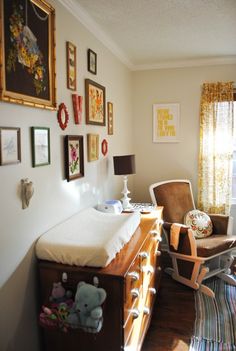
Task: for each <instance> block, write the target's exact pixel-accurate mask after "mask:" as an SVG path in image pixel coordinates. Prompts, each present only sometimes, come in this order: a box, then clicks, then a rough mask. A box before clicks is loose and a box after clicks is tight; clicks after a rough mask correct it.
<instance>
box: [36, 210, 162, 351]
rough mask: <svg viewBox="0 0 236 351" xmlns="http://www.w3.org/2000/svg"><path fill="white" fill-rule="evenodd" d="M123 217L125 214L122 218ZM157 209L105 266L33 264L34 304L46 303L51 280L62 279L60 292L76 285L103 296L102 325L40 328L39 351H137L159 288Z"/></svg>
mask: <svg viewBox="0 0 236 351" xmlns="http://www.w3.org/2000/svg"><path fill="white" fill-rule="evenodd" d="M122 215H124V216H125V214H122ZM161 218H162V208H161V207H158V208H157V209H156V211H153V212H151V213H150V214H144V215H142V218H141V223H140V225H139V227H138V228H137V230H136V231H135V233H134V235H133V236H132V238H131V240H130V241H129V243H127V244H126V245H125V246H124V247H123V249H122V250H121V251H120V252H119V254H117V256H116V258H115V259H114V260H113V261H112V262H111V263H110V264H109V265H108V266H107V267H105V268H90V267H76V266H69V265H63V264H58V263H53V262H48V261H39V262H38V266H39V282H40V283H39V284H40V305H42V304H45V305H47V302H48V299H49V296H50V294H51V290H52V285H53V282H58V281H62V280H63V279H64V280H65V277H66V282H64V283H63V285H64V287H65V288H68V289H71V290H72V291H73V290H74V291H75V289H76V286H77V283H78V282H79V281H85V282H87V283H90V284H93V278H94V277H97V278H98V280H99V287H102V288H104V289H105V290H106V292H107V298H106V300H105V302H104V305H103V327H102V329H101V331H100V332H99V333H97V334H92V333H87V332H84V331H83V330H80V329H75V330H70V331H68V332H67V333H65V332H62V331H59V330H49V329H45V328H41V330H42V343H43V345H42V351H68V350H70V351H73V350H81V351H85V350H88V351H120V350H125V351H128V350H132V351H138V350H141V346H142V343H143V340H144V337H145V334H146V332H147V329H148V326H149V323H150V320H151V315H152V309H153V304H154V301H155V297H156V295H157V291H158V288H159V284H160V278H161V266H160V254H161V252H160V241H161V237H160V235H161V234H160V225H161Z"/></svg>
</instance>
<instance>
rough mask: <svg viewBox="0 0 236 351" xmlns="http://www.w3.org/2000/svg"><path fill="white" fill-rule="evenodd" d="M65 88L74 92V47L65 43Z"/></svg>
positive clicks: (69, 43)
mask: <svg viewBox="0 0 236 351" xmlns="http://www.w3.org/2000/svg"><path fill="white" fill-rule="evenodd" d="M66 62H67V88H68V89H70V90H76V46H75V45H74V44H72V43H71V42H70V41H67V42H66Z"/></svg>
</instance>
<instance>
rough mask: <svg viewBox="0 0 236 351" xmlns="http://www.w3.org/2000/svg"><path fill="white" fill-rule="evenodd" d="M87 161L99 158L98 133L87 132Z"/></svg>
mask: <svg viewBox="0 0 236 351" xmlns="http://www.w3.org/2000/svg"><path fill="white" fill-rule="evenodd" d="M87 143H88V161H89V162H91V161H96V160H98V158H99V134H91V133H90V134H87Z"/></svg>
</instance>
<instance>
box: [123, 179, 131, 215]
mask: <svg viewBox="0 0 236 351" xmlns="http://www.w3.org/2000/svg"><path fill="white" fill-rule="evenodd" d="M127 183H128V177H127V176H124V188H123V190H122V192H121V193H122V194H123V195H124V196H123V197H122V199H121V201H122V206H123V210H129V209H132V205H131V204H130V200H131V198H130V197H128V194H130V191H129V190H128V188H127Z"/></svg>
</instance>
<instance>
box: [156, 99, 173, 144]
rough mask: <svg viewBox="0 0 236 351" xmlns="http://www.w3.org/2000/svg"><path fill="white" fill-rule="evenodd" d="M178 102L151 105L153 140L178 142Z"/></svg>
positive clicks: (157, 141)
mask: <svg viewBox="0 0 236 351" xmlns="http://www.w3.org/2000/svg"><path fill="white" fill-rule="evenodd" d="M179 116H180V104H179V103H170V104H169V103H168V104H154V105H153V142H154V143H177V142H179V118H180V117H179Z"/></svg>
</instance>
